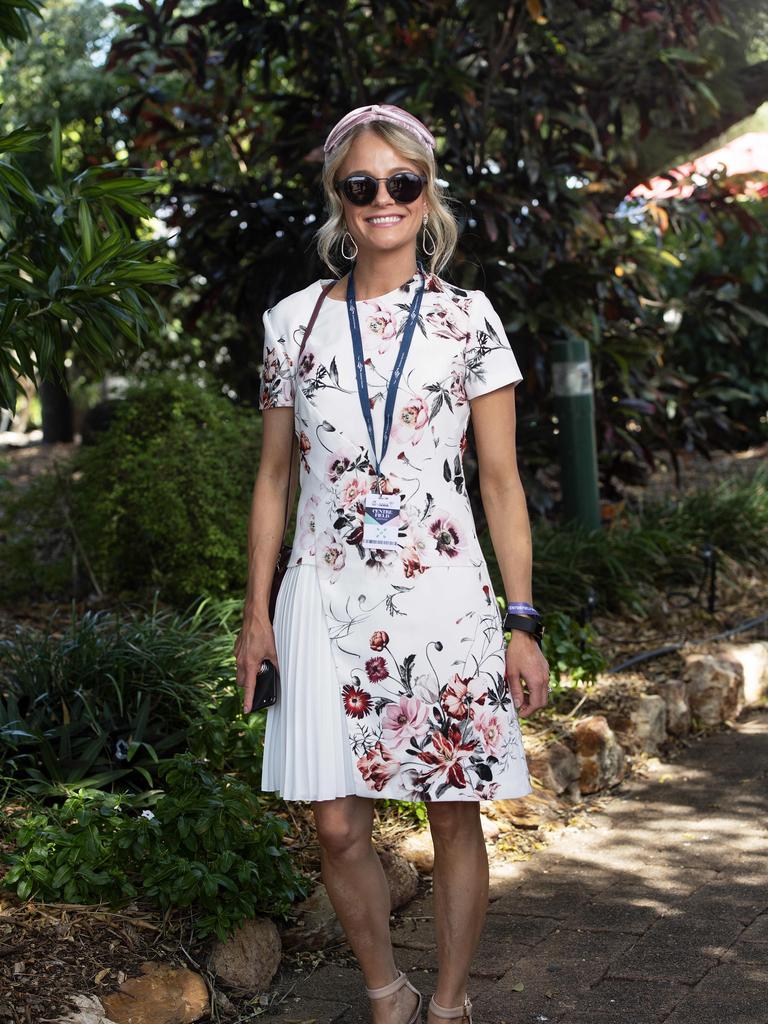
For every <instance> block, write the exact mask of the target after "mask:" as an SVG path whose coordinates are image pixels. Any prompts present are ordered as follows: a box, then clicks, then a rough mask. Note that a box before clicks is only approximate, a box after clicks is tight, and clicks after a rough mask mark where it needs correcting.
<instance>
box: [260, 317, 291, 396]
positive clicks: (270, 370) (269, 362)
mask: <svg viewBox="0 0 768 1024" xmlns="http://www.w3.org/2000/svg"><path fill="white" fill-rule="evenodd" d="M262 320H263V323H264V354H263V358H262V363H263V368H262V371H261V386H260V387H259V409H279V408H281V407H283V406H292V405H293V399H294V394H295V388H294V361H293V359H292V357H291V351H290V349H291V348H292V346H290V345H289V342H288V341H287V339H286V338H285V337H284V335H283V332H281V331H280V329H279V328H278V327H277V325H276V323H275V314H274V307H273V308H272V309H268V310H266V311H265V313H264V316H263V318H262Z"/></svg>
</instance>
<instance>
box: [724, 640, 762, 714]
mask: <svg viewBox="0 0 768 1024" xmlns="http://www.w3.org/2000/svg"><path fill="white" fill-rule="evenodd" d="M721 657H722V658H723V659H724V660H725V661H730V662H732V663H733V664H736V665H740V666H741V670H742V673H743V676H744V700H745V701H746V702H747V704H755V703H756V702H757V701H759V700H760V699H761V698H762V697H765V696H768V640H758V641H756V642H755V643H751V644H726V645H725V646H724V647H723V648H722V649H721Z"/></svg>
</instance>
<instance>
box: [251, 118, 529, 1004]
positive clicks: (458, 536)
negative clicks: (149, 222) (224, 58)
mask: <svg viewBox="0 0 768 1024" xmlns="http://www.w3.org/2000/svg"><path fill="white" fill-rule="evenodd" d="M434 144H435V140H434V138H433V136H432V135H431V133H430V132H429V131H428V129H427V128H426V127H425V126H424V125H423V124H422V123H421V121H419V120H418V119H417V118H415V117H413V116H412V115H411V114H409V113H408V112H407V111H404V110H402V109H401V108H399V107H396V106H392V105H389V104H383V105H373V106H368V107H361V108H358V109H356V110H353V111H351V112H350V113H349V114H347V115H346V116H345V117H344V118H342V119H341V121H339V123H338V124H337V125H336V126H335V127H334V128H333V130H332V131H331V132H330V134H329V136H328V138H327V140H326V143H325V147H324V149H325V166H324V172H323V184H324V187H325V192H326V196H327V201H328V207H329V211H330V216H329V218H328V220H327V222H326V223H325V224H324V225H323V226H322V227H321V228H320V230H319V232H318V236H317V237H318V250H319V252H320V255H321V256H322V258H323V259H324V260H325V262H326V263H327V264H328V265H329V266H330V267H331V268H332V269H333V270H336V267H335V265H334V262H333V260H334V249H335V248H336V247H338V246H339V243H341V245H340V248H341V254H342V256H343V258H344V259H345V260H347V261H349V262H351V267H350V270H349V273H348V274H347V275H345V277H343V278H342V279H341V280H339V281H337V282H336V284H335V285H334V284H333V280H334V279H333V278H331V279H328V280H319V281H315V282H314V283H313V284H311V285H309V286H308V287H306V288H304V289H301V290H300V291H297V292H294V293H293V294H291V295H288V296H287V297H286V298H284V299H282V300H281V301H280V302H278V303H277V304H276V305H275V306H273V307H272V308H271V309H268V310H267V311H266V313H265V314H264V330H265V341H264V375H263V383H262V389H261V396H260V401H259V407H260V408H261V409H263V410H264V413H265V414H264V440H263V449H262V456H261V463H260V466H259V471H258V475H257V479H256V484H255V488H254V495H253V509H252V516H251V527H250V533H249V555H250V570H249V580H248V589H247V593H246V599H245V609H244V610H245V618H244V626H243V630H242V632H241V634H240V636H239V637H238V640H237V643H236V656H237V673H238V682H239V684H240V685H242V686H243V687H244V690H245V693H244V709H245V710H246V711H247V710H248V709H249V708H250V707H251V701H252V696H253V691H254V687H255V678H256V673H257V672H258V671H259V668H260V666H261V663H262V661H263V659H267V658H268V659H270V660H272V661H273V662H274V663H275V664H276V665H277V666H278V669H279V671H280V675H281V693H280V699H279V701H278V703H277V704H275V705H274V706H273V707H271V708H270V709H269V711H268V716H267V726H266V736H265V746H264V766H263V775H262V785H263V788H264V789H265V790H276V791H278V792H280V793H281V794H282V795H283V797H284V798H285V799H287V800H307V801H311V802H312V807H313V811H314V816H315V821H316V824H317V835H318V840H319V844H320V851H321V870H322V877H323V881H324V883H325V885H326V887H327V890H328V894H329V896H330V899H331V901H332V903H333V906H334V908H335V910H336V913H337V915H338V917H339V920H340V921H341V923H342V925H343V927H344V930H345V932H346V935H347V938H348V940H349V943H350V946H351V947H352V949H353V951H354V953H355V955H356V957H357V959H358V961H359V963H360V966H361V969H362V972H363V975H364V978H365V984H366V988H367V991H368V994H369V996H370V998H371V1001H372V1002H371V1005H372V1014H373V1020H374V1024H405V1022H409V1024H413V1022H414V1021H416V1020H417V1019H418V1018H419V1017H420V1010H421V995H420V993H418V992H417V990H416V989H415V988H414V986H413V985H411V983H410V982H409V981H408V980H407V979H406V976H405V975H404V974H403V973H402V972H399V971H398V969H397V967H396V965H395V961H394V957H393V951H392V946H391V943H390V934H389V907H390V902H389V892H388V888H387V883H386V879H385V876H384V873H383V871H382V867H381V863H380V861H379V859H378V857H377V855H376V852H375V850H374V847H373V846H372V843H371V831H372V823H373V799H376V798H382V797H387V798H396V799H405V800H422V801H425V803H426V809H427V813H428V816H429V824H430V828H431V831H432V837H433V840H434V847H435V866H434V875H433V885H434V905H435V922H436V931H437V941H438V958H439V974H438V980H437V987H436V991H435V994H434V997H433V998H432V1000H431V1001H430V1004H429V1016H428V1021H429V1022H430V1024H437V1022H438V1021H439V1020H443V1019H449V1018H455V1019H456V1020H457V1021H459V1022H462V1024H468V1022H469V1021H471V1004H470V1001H469V997H468V995H467V983H468V977H469V968H470V964H471V961H472V956H473V952H474V950H475V948H476V946H477V942H478V940H479V937H480V934H481V931H482V927H483V922H484V918H485V910H486V906H487V902H488V859H487V853H486V849H485V842H484V838H483V833H482V829H481V823H480V815H479V810H480V801H481V800H493V799H507V798H512V797H518V796H524V795H525V794H527V793H530V792H531V789H532V787H531V783H530V778H529V775H528V771H527V765H526V761H525V754H524V751H523V746H522V741H521V735H520V726H519V721H518V714H520V715H528V714H531V713H532V712H534V711H535V710H537V709H538V708H541V707H543V706H544V704H545V703H546V701H547V680H548V675H549V671H548V665H547V662H546V659H545V658H544V657H543V655H542V653H541V650H540V630H539V629H538V627H537V617H538V612H537V611H536V610H535V609H534V608H532V606H531V605H530V600H531V537H530V526H529V522H528V517H527V511H526V504H525V497H524V494H523V491H522V488H521V485H520V480H519V477H518V473H517V468H516V461H515V399H514V389H515V385H516V384H517V383H518V382H519V381H520V380H521V379H522V375H521V374H520V370H519V368H518V365H517V362H516V360H515V357H514V355H513V353H512V349H511V347H510V344H509V341H508V339H507V337H506V335H505V332H504V328H503V326H502V324H501V321H500V320H499V317H498V315H497V314H496V312H495V310H494V309H493V307H492V305H491V303H490V302H489V300H488V299H487V297H486V296H485V294H484V293H483V292H482V291H465V290H464V289H461V288H457V287H454V286H453V285H451V284H450V283H449V282H447V281H446V280H444V279H442V278H440V277H439V276H438V272H439V270H440V269H441V268H442V267H443V266H444V265H445V264H446V263H447V262H448V260H449V259H450V257H451V255H452V253H453V249H454V246H455V243H456V237H457V229H456V224H455V221H454V219H453V216H452V215H451V213H450V211H449V210H448V208H447V206H446V205H445V202H444V200H443V199H442V197H441V195H440V192H439V189H438V187H437V185H436V166H435V160H434V154H433V149H434ZM419 244H421V247H422V250H423V252H424V255H425V256H426V257H427V259H428V264H429V269H427V268H426V267H425V266H424V263H423V262H422V261H421V260H420V259H417V246H419ZM325 287H327V288H329V291H328V292H327V295H326V296H325V300H324V301H323V302H322V303H321V306H320V309H319V313H318V315H317V319H316V321H315V322H314V326H313V329H312V331H311V333H310V335H309V337H308V340H307V343H306V346H305V347H304V348H303V349H302V340H303V339H304V335H305V332H306V325H307V324H308V323H309V321H310V318H311V314H312V311H313V309H314V308H315V305H316V303H317V301H318V299H319V298H320V296H321V293H322V290H323V289H324V288H325ZM470 405H471V414H472V421H473V426H474V436H475V440H476V448H477V456H478V464H479V473H480V487H481V493H482V498H483V504H484V508H485V511H486V514H487V519H488V524H489V529H490V533H491V539H492V542H493V546H494V551H495V553H496V556H497V559H498V563H499V567H500V571H501V574H502V577H503V580H504V587H505V590H506V594H507V597H508V599H509V602H510V605H509V611H508V615H507V617H506V618H505V620H504V625H505V626H506V628H508V629H511V640H510V642H509V644H508V645H507V647H506V650H505V647H504V637H503V629H502V626H503V624H502V618H501V614H500V611H499V606H498V604H497V602H496V600H495V597H494V593H493V588H492V584H491V580H490V577H489V574H488V569H487V566H486V563H485V559H484V557H483V553H482V550H481V548H480V545H479V543H478V539H477V535H476V531H475V524H474V521H473V518H472V511H471V508H470V504H469V499H468V496H467V491H466V486H465V482H464V474H463V468H462V455H463V452H464V450H465V448H466V427H467V422H468V418H469V414H470ZM294 430H295V432H296V434H297V435H298V437H299V444H298V449H299V460H298V473H299V475H300V477H301V481H302V486H301V494H300V499H299V507H298V510H297V519H296V530H295V536H294V540H293V548H292V553H291V558H290V560H289V563H288V569H287V571H286V575H285V578H284V579H283V582H282V585H281V587H280V591H279V594H278V597H277V604H276V607H275V614H274V628H273V626H272V625H271V624H270V621H269V615H268V598H269V591H270V585H271V581H272V573H273V567H274V565H275V560H276V557H277V553H278V550H279V547H280V543H281V538H282V530H283V522H284V508H285V501H286V491H287V488H288V486H289V483H288V481H289V469H288V465H287V464H288V463H289V462H290V453H291V450H292V439H293V431H294ZM523 681H524V682H525V684H526V686H525V690H524V688H523V685H522V684H523ZM526 690H527V692H526Z"/></svg>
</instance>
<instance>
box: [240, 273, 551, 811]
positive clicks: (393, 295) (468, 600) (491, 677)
mask: <svg viewBox="0 0 768 1024" xmlns="http://www.w3.org/2000/svg"><path fill="white" fill-rule="evenodd" d="M324 283H325V282H315V283H314V284H313V285H310V286H309V287H308V288H305V289H303V290H302V291H299V292H296V293H294V294H293V295H290V296H288V297H287V298H286V299H283V300H282V301H281V302H279V303H278V304H277V305H276V306H274V307H272V308H271V309H268V310H267V311H266V312H265V314H264V330H265V340H264V375H263V379H262V385H261V389H260V395H259V407H260V408H261V409H264V410H266V409H272V408H277V407H280V406H290V405H293V406H294V419H295V427H296V434H297V437H298V439H299V459H300V466H301V470H302V471H301V473H300V481H301V491H300V495H299V506H298V510H297V528H296V531H295V536H294V540H293V548H292V552H291V558H290V560H289V566H295V567H299V566H302V567H304V568H303V570H302V571H311V570H313V569H314V571H315V572H316V573H317V578H318V581H319V584H320V589H321V594H322V599H323V608H324V612H325V620H326V627H327V630H328V636H329V638H330V643H331V648H332V651H333V658H334V663H335V665H336V667H337V670H338V671H337V675H338V680H337V681H338V693H339V710H340V714H341V715H343V717H344V721H345V723H346V728H347V737H348V742H349V755H350V757H351V759H352V763H353V764H354V767H355V773H356V779H357V782H356V786H355V792H356V793H357V794H358V795H361V796H370V797H395V798H398V799H406V800H493V799H506V798H510V797H515V796H522V795H525V794H526V793H529V792H530V791H531V784H530V778H529V776H528V771H527V765H526V761H525V753H524V750H523V744H522V737H521V733H520V726H519V722H518V720H517V715H516V711H515V708H514V705H513V703H512V699H511V695H510V692H509V687H508V684H507V681H506V678H505V671H506V670H505V648H504V639H503V632H502V626H501V614H500V610H499V607H498V605H497V604H496V601H495V598H494V596H493V588H492V585H491V580H490V577H489V575H488V569H487V566H486V563H485V558H484V556H483V552H482V549H481V547H480V544H479V541H478V538H477V533H476V529H475V523H474V518H473V515H472V510H471V507H470V504H469V497H468V494H467V491H466V486H465V479H464V468H463V461H462V460H463V456H464V452H465V451H466V446H467V426H468V420H469V416H470V403H471V401H472V400H473V399H474V398H477V397H478V396H480V395H482V394H484V393H486V392H488V391H492V390H494V389H496V388H499V387H503V386H504V385H507V384H516V383H517V382H518V381H520V380H521V379H522V374H521V373H520V370H519V367H518V365H517V362H516V359H515V356H514V354H513V352H512V348H511V346H510V343H509V340H508V338H507V336H506V334H505V332H504V328H503V325H502V323H501V321H500V319H499V317H498V314H497V313H496V311H495V310H494V309H493V306H492V305H491V303H490V301H489V300H488V298H487V296H486V295H485V294H484V293H483V292H481V291H466V290H464V289H461V288H457V287H455V286H454V285H451V284H450V283H448V282H446V281H443V280H442V279H441V278H438V277H436V276H434V275H430V276H429V277H428V280H427V282H426V286H425V291H424V296H423V300H422V306H421V310H420V313H419V318H418V321H417V326H416V330H415V331H414V335H413V339H412V343H411V348H410V351H409V353H408V359H407V360H406V364H405V367H404V369H403V373H402V376H401V378H400V381H399V383H398V389H397V393H396V400H395V405H394V413H393V421H392V431H391V436H390V441H389V447H388V449H387V452H386V455H385V457H384V458H383V460H382V474H383V477H382V482H381V490H382V491H384V492H386V493H389V494H400V495H401V512H400V521H399V529H398V538H397V539H398V547H397V549H396V550H393V551H391V550H382V549H369V548H364V547H363V545H362V537H363V512H364V506H365V497H366V495H367V494H368V493H369V491H370V490H371V489H372V487H374V485H375V471H374V463H373V458H372V454H371V452H370V439H369V437H368V431H367V429H366V426H365V422H364V419H363V416H362V410H361V409H360V399H359V397H358V392H357V383H356V378H355V367H354V356H353V352H352V343H351V338H350V335H349V325H348V320H347V307H346V302H344V301H339V300H334V299H328V298H326V299H325V301H324V303H323V305H322V307H321V309H320V313H319V315H318V318H317V321H316V323H315V326H314V328H313V331H312V334H311V336H310V338H309V339H308V342H307V345H306V347H305V348H304V351H303V352H302V354H301V358H299V349H300V347H301V341H302V338H303V335H304V331H305V325H306V323H307V322H308V320H309V317H310V315H311V312H312V308H313V307H314V303H315V301H316V299H317V296H318V294H319V291H320V288H321V286H322V285H323V284H324ZM418 283H419V274H418V273H417V274H415V275H414V276H413V277H412V278H410V279H409V280H408V281H407V282H405V283H404V284H403V285H402V286H401V287H400V288H398V289H395V290H393V291H392V292H390V293H388V294H387V295H384V296H380V297H378V298H376V299H370V300H361V301H359V302H358V313H359V319H360V325H361V334H362V339H363V354H364V358H365V369H366V375H367V380H368V390H369V399H370V405H371V415H372V417H373V425H374V434H375V437H376V440H377V445H378V451H379V454H381V448H380V446H381V438H382V433H383V423H384V403H385V400H386V393H387V385H388V382H389V379H390V375H391V372H392V369H393V366H394V362H395V359H396V356H397V351H398V347H399V345H400V343H401V340H402V335H403V331H404V327H405V322H406V319H407V315H408V310H409V308H410V303H411V300H412V298H413V295H414V289H415V288H416V287H417V286H418ZM449 569H450V573H449V571H448V570H449ZM278 653H279V652H278ZM283 682H284V685H290V680H284V681H283ZM340 795H341V794H340Z"/></svg>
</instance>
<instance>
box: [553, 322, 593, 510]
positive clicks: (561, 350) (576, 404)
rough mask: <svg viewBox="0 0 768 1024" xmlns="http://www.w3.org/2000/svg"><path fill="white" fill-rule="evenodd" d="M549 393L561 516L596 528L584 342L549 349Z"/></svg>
mask: <svg viewBox="0 0 768 1024" xmlns="http://www.w3.org/2000/svg"><path fill="white" fill-rule="evenodd" d="M552 389H553V391H554V394H555V414H556V416H557V419H558V428H559V431H560V434H559V436H560V479H561V484H562V491H563V515H564V518H565V519H566V520H572V521H574V520H575V521H576V522H578V523H579V524H581V525H582V526H585V527H586V528H587V529H589V530H594V529H597V528H599V527H600V525H601V520H600V496H599V487H598V476H597V441H596V438H595V401H594V394H593V390H592V362H591V360H590V353H589V346H588V345H587V343H586V341H583V340H581V339H576V338H572V339H569V340H568V341H556V342H555V343H554V344H553V346H552Z"/></svg>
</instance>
